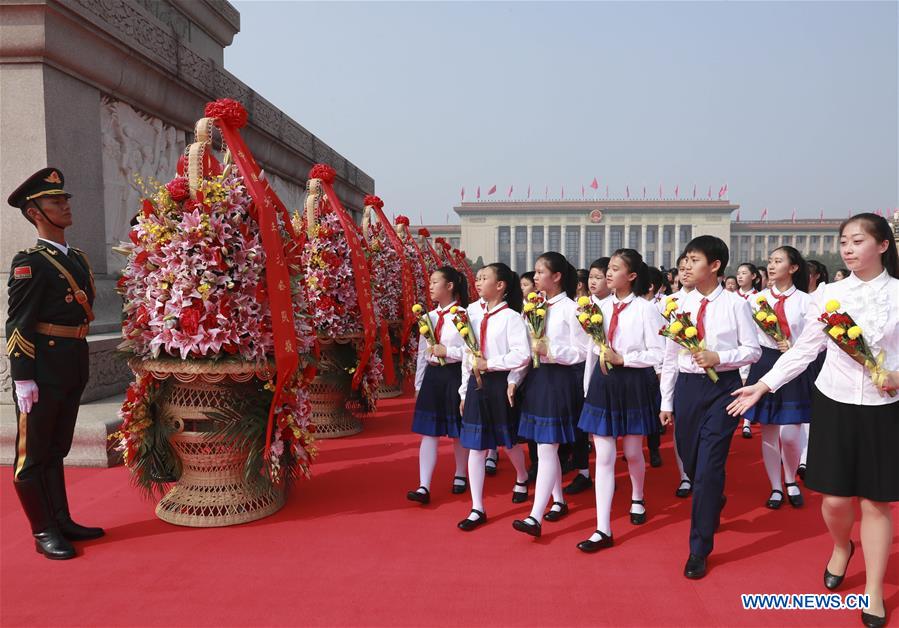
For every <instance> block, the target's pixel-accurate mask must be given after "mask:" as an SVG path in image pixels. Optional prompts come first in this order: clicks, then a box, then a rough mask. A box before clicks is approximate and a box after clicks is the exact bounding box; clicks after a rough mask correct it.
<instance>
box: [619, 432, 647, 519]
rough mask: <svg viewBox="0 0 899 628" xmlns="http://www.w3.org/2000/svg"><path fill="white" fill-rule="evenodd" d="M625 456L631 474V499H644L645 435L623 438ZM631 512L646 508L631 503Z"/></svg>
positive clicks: (630, 435)
mask: <svg viewBox="0 0 899 628" xmlns="http://www.w3.org/2000/svg"><path fill="white" fill-rule="evenodd" d="M622 440H623V441H624V444H623V448H624V457H625V458H627V470H628V473H630V476H631V499H633V500H642V499H643V480H644V478H645V477H646V460H645V459H644V458H643V437H642V436H640V435H635V434H628V435H627V436H625V437H624V438H623V439H622ZM630 511H631V512H634V513H637V514H640V513H644V512H646V508H644V507H643V506H641V505H640V504H631V508H630Z"/></svg>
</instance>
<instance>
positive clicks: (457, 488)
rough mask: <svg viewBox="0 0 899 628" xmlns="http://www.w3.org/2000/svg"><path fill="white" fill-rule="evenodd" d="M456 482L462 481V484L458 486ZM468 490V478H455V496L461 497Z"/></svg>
mask: <svg viewBox="0 0 899 628" xmlns="http://www.w3.org/2000/svg"><path fill="white" fill-rule="evenodd" d="M456 480H462V484H456ZM467 490H468V478H463V477H462V476H459V475H457V476H456V477H454V478H453V495H461V494H462V493H464V492H465V491H467Z"/></svg>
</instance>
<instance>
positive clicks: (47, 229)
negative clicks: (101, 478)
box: [6, 168, 103, 560]
mask: <svg viewBox="0 0 899 628" xmlns="http://www.w3.org/2000/svg"><path fill="white" fill-rule="evenodd" d="M64 183H65V181H64V179H63V175H62V173H61V172H60V171H59V170H58V169H56V168H44V169H43V170H40V171H39V172H36V173H35V174H33V175H32V176H31V177H29V178H28V180H27V181H25V183H23V184H22V185H20V186H19V187H18V189H17V190H16V191H15V192H13V193H12V195H11V196H10V197H9V201H8V202H9V204H10V205H12V206H13V207H16V208H18V209H20V210H21V212H22V215H24V216H25V218H26V219H27V220H28V221H29V222H31V224H33V225H34V226H35V227H36V228H37V232H38V241H37V244H36V245H35V246H33V247H32V248H30V249H26V250H24V251H20V252H19V253H17V254H16V256H15V257H14V258H13V261H12V268H11V270H10V273H9V318H8V319H7V321H6V338H7V346H6V350H7V353H8V354H9V361H10V370H11V372H12V378H13V380H14V383H15V390H14V392H13V399H14V401H15V403H16V405H17V407H18V431H17V435H16V459H15V467H14V483H15V487H16V493H17V494H18V496H19V500H20V501H21V503H22V508H23V510H24V511H25V514H26V515H27V516H28V521H29V522H30V523H31V531H32V533H33V535H34V539H35V547H36V548H37V551H38V552H39V553H42V554H44V555H45V556H46V557H47V558H52V559H57V560H64V559H67V558H73V557H74V556H75V549H74V548H73V547H72V544H71V541H81V540H88V539H96V538H99V537H101V536H103V530H102V529H101V528H87V527H84V526H81V525H78V524H77V523H75V522H74V521H72V518H71V516H70V515H69V505H68V500H67V498H66V485H65V473H64V469H63V459H64V458H65V457H66V455H67V454H68V453H69V449H70V448H71V446H72V436H73V434H74V431H75V419H76V417H77V416H78V405H79V403H80V401H81V393H82V392H83V391H84V387H85V385H86V384H87V378H88V370H89V369H88V348H87V340H85V338H86V336H87V333H88V327H89V325H90V322H91V321H92V320H93V317H94V315H93V312H92V310H91V306H92V305H93V302H94V296H95V291H94V278H93V274H92V273H91V269H90V264H89V263H88V260H87V256H86V255H85V254H84V253H83V252H81V251H79V250H78V249H75V248H73V247H70V246H68V244H67V243H66V238H65V230H66V228H67V227H69V226H70V225H71V224H72V211H71V208H70V207H69V198H70V196H71V195H70V194H68V193H66V191H65V190H64V188H63V185H64Z"/></svg>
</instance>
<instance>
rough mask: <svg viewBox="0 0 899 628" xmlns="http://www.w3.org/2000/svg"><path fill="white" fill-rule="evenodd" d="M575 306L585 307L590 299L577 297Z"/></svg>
mask: <svg viewBox="0 0 899 628" xmlns="http://www.w3.org/2000/svg"><path fill="white" fill-rule="evenodd" d="M577 304H578V306H579V307H587V306H588V305H590V297H578V299H577Z"/></svg>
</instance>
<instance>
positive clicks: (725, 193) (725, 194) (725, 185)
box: [724, 181, 727, 198]
mask: <svg viewBox="0 0 899 628" xmlns="http://www.w3.org/2000/svg"><path fill="white" fill-rule="evenodd" d="M724 198H727V181H725V182H724Z"/></svg>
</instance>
